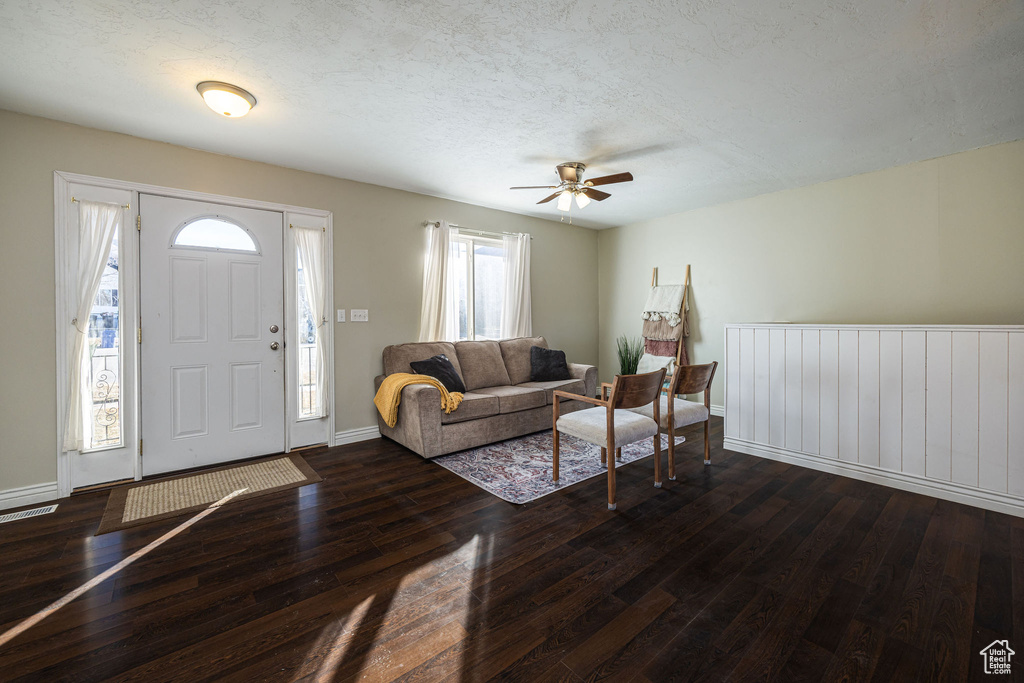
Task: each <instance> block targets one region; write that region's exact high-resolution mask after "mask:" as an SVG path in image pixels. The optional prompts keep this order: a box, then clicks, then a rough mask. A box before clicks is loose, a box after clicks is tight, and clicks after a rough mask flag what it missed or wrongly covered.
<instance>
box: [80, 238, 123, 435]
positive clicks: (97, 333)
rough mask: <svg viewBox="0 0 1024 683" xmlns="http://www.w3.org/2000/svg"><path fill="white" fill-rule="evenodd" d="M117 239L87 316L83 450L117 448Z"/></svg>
mask: <svg viewBox="0 0 1024 683" xmlns="http://www.w3.org/2000/svg"><path fill="white" fill-rule="evenodd" d="M119 237H120V235H118V234H117V233H116V232H115V233H114V241H113V243H112V244H111V246H110V256H109V257H108V258H107V265H106V266H105V267H104V268H103V276H102V278H101V279H100V288H99V291H97V292H96V298H95V299H94V300H93V304H92V311H90V313H89V333H88V340H87V342H88V344H89V359H90V362H89V368H88V370H87V372H88V382H89V388H90V390H91V395H92V401H91V403H90V404H89V410H88V412H85V411H83V412H84V418H83V423H84V430H83V433H84V434H85V439H84V443H85V448H84V449H83V450H86V451H90V450H98V449H101V448H115V447H118V446H120V445H121V382H120V377H121V335H120V331H121V329H120V324H121V307H120V304H119V302H118V296H117V291H118V288H119V286H120V280H121V276H120V269H119V267H118V266H119V258H118V251H117V246H118V238H119Z"/></svg>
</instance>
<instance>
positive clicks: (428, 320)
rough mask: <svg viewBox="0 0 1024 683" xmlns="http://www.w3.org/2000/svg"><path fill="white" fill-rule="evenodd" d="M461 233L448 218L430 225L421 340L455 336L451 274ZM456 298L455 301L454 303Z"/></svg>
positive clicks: (444, 338) (424, 265) (424, 268)
mask: <svg viewBox="0 0 1024 683" xmlns="http://www.w3.org/2000/svg"><path fill="white" fill-rule="evenodd" d="M456 235H458V231H457V230H454V229H453V228H452V227H451V226H450V225H448V221H439V222H438V223H437V224H436V225H435V224H433V223H431V224H429V225H427V257H426V260H425V261H424V264H423V301H422V303H421V305H420V335H419V340H420V341H421V342H425V341H441V340H450V339H453V338H454V335H455V334H456V333H455V331H454V330H455V315H454V311H456V310H458V308H457V302H454V299H455V291H454V289H455V288H454V286H453V285H454V283H453V278H452V275H451V261H452V253H451V250H452V248H453V247H454V246H455V245H454V240H453V237H454V236H456ZM453 302H454V303H453Z"/></svg>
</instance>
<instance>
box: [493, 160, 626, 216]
mask: <svg viewBox="0 0 1024 683" xmlns="http://www.w3.org/2000/svg"><path fill="white" fill-rule="evenodd" d="M586 170H587V165H586V164H584V163H580V162H579V161H567V162H565V163H564V164H558V166H555V172H556V173H558V178H559V180H560V181H561V182H559V183H558V184H557V185H532V186H529V187H511V188H509V189H510V190H558V191H557V192H555V193H554V194H552V195H549V196H547V197H545V198H544V199H542V200H540V201H539V202H537V203H538V204H545V203H547V202H550V201H551V200H552V199H555V198H556V197H557V198H558V209H559V211H568V210H569V208H570V207H571V206H572V198H573V197H576V206H578V207H579V208H581V209H582V208H583V207H585V206H586V205H587V204H589V203H590V200H591V199H596V200H597V201H599V202H603V201H604V200H605V199H608V198H609V197H611V195H610V194H608V193H607V192H604V191H602V190H595V189H594V187H595V186H596V185H611V184H612V183H627V182H629V181H630V180H632V179H633V174H632V173H628V172H627V173H613V174H612V175H605V176H601V177H599V178H591V179H590V180H583V173H584V171H586Z"/></svg>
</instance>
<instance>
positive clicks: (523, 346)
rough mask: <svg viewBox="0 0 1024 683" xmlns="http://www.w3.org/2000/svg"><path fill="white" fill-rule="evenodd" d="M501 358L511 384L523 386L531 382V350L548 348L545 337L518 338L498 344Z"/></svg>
mask: <svg viewBox="0 0 1024 683" xmlns="http://www.w3.org/2000/svg"><path fill="white" fill-rule="evenodd" d="M498 345H499V346H500V347H501V357H502V359H503V360H504V361H505V370H506V371H508V378H509V384H522V383H523V382H529V381H530V349H531V348H532V347H534V346H540V347H541V348H545V349H546V348H547V347H548V342H547V340H546V339H544V337H516V338H515V339H504V340H502V341H500V342H498Z"/></svg>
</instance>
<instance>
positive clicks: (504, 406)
mask: <svg viewBox="0 0 1024 683" xmlns="http://www.w3.org/2000/svg"><path fill="white" fill-rule="evenodd" d="M473 393H475V394H485V395H487V396H495V397H497V399H498V412H499V413H501V414H503V415H504V414H506V413H518V412H519V411H520V410H529V409H530V408H540V407H541V406H544V405H547V403H546V399H545V396H544V390H543V389H533V388H530V387H518V386H517V387H511V386H500V387H485V388H483V389H477V390H475V391H474V392H473ZM456 412H457V411H456Z"/></svg>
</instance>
